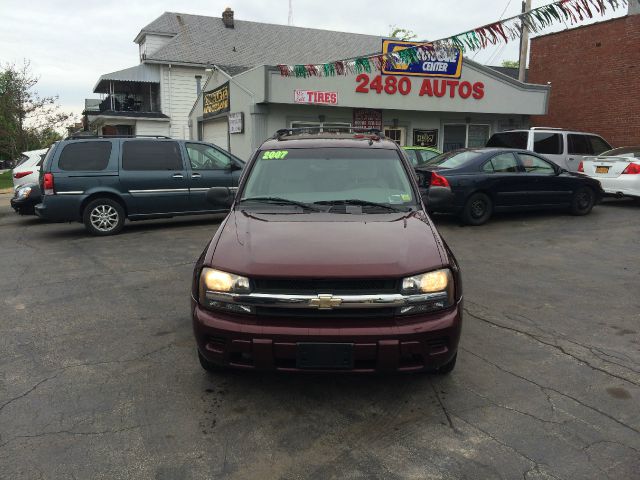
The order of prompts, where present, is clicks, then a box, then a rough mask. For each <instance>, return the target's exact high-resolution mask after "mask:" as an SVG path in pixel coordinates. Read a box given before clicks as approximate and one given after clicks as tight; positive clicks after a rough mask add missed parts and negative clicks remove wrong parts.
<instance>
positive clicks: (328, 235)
mask: <svg viewBox="0 0 640 480" xmlns="http://www.w3.org/2000/svg"><path fill="white" fill-rule="evenodd" d="M220 228H221V229H222V231H221V232H220V233H219V236H218V239H217V242H215V239H214V242H212V245H211V247H210V250H209V252H208V255H207V258H206V259H205V264H207V265H210V266H213V267H215V268H218V269H220V270H225V271H228V272H232V273H237V274H240V275H245V276H249V277H251V276H263V277H315V278H317V277H401V276H407V275H412V274H414V273H419V272H424V271H428V270H433V269H437V268H441V267H442V266H443V265H444V264H445V260H443V258H444V257H445V255H446V254H445V253H444V248H443V246H442V241H441V239H440V237H439V235H438V233H437V231H436V229H435V227H433V225H432V224H431V221H430V220H429V217H428V216H427V215H426V214H425V213H424V212H402V213H393V214H362V215H350V214H331V213H299V214H291V213H284V214H278V213H255V212H251V211H248V210H232V211H231V213H230V214H229V217H228V218H227V219H226V221H225V222H224V223H223V225H221V227H220Z"/></svg>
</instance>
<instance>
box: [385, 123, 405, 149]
mask: <svg viewBox="0 0 640 480" xmlns="http://www.w3.org/2000/svg"><path fill="white" fill-rule="evenodd" d="M406 132H407V130H406V129H405V128H404V127H384V136H385V137H387V138H388V139H389V140H393V141H394V142H396V143H397V144H398V145H400V146H401V147H403V146H404V145H406V144H407V143H406V137H407V135H406Z"/></svg>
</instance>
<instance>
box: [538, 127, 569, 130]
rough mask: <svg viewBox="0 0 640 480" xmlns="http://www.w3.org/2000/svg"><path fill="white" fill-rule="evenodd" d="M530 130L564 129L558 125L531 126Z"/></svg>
mask: <svg viewBox="0 0 640 480" xmlns="http://www.w3.org/2000/svg"><path fill="white" fill-rule="evenodd" d="M531 130H564V129H563V128H558V127H531Z"/></svg>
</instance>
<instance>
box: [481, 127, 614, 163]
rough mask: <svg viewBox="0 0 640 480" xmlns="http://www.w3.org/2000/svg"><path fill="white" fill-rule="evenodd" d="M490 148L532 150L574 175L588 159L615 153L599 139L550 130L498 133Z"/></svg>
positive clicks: (578, 133)
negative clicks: (581, 163)
mask: <svg viewBox="0 0 640 480" xmlns="http://www.w3.org/2000/svg"><path fill="white" fill-rule="evenodd" d="M487 147H499V148H520V149H525V150H531V151H533V152H536V153H539V154H541V155H544V156H545V157H547V158H548V159H549V160H551V161H552V162H554V163H555V164H557V165H560V166H561V167H562V168H564V169H566V170H569V171H570V172H576V171H577V170H578V166H579V165H580V162H581V161H582V160H583V158H584V157H585V156H593V155H600V154H601V153H602V152H604V151H606V150H611V145H609V144H608V143H607V142H606V141H605V140H604V139H603V138H602V137H600V136H599V135H595V134H593V133H585V132H573V131H570V130H563V129H561V128H549V127H532V128H530V129H528V130H507V131H505V132H499V133H494V134H493V135H491V138H489V141H488V142H487Z"/></svg>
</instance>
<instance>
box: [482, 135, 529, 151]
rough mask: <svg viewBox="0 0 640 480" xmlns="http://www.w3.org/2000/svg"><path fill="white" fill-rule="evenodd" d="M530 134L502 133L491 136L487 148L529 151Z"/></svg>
mask: <svg viewBox="0 0 640 480" xmlns="http://www.w3.org/2000/svg"><path fill="white" fill-rule="evenodd" d="M528 138H529V132H500V133H494V134H493V135H491V138H490V139H489V141H488V142H487V147H497V148H519V149H522V150H526V149H527V139H528Z"/></svg>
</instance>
